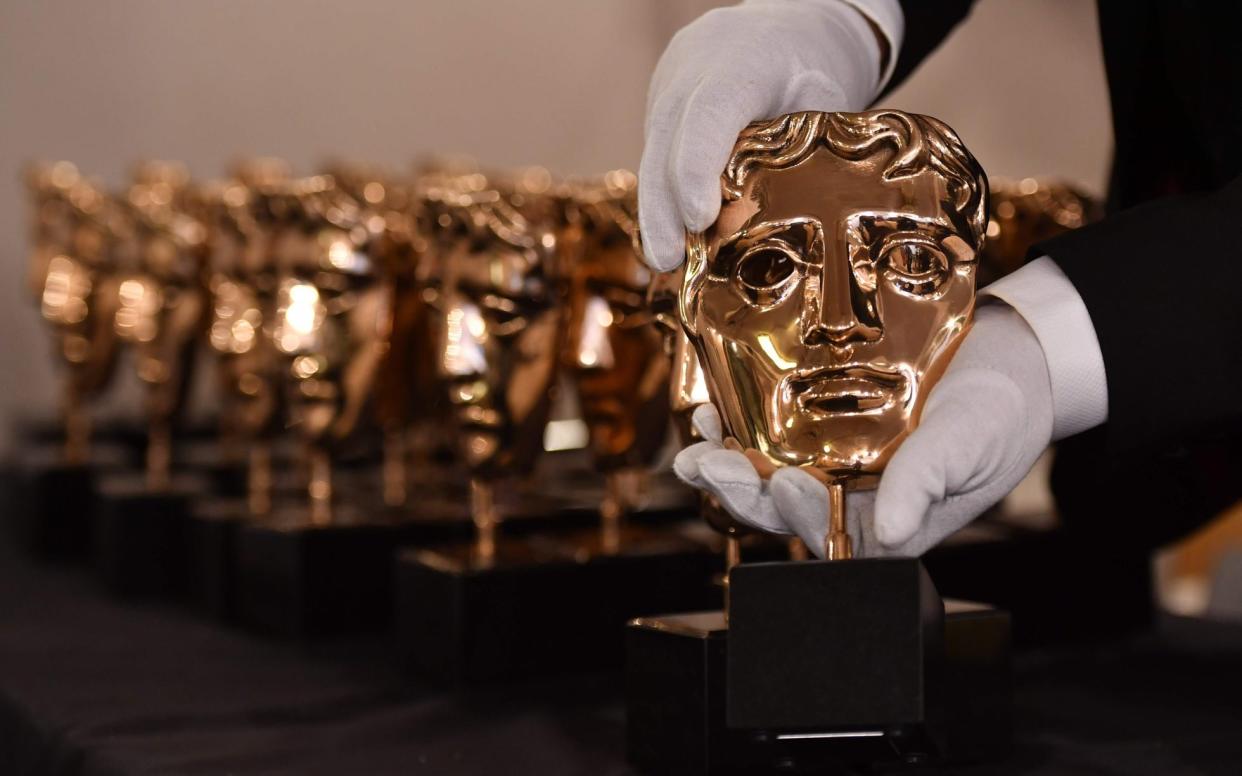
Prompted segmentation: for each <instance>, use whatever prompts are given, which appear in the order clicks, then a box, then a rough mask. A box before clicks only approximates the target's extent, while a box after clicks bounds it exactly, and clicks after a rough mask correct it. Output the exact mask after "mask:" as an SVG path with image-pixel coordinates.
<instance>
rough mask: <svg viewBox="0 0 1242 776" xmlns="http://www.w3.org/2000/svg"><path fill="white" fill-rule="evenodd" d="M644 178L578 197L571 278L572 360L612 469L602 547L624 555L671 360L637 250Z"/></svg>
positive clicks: (602, 462) (592, 430) (595, 451)
mask: <svg viewBox="0 0 1242 776" xmlns="http://www.w3.org/2000/svg"><path fill="white" fill-rule="evenodd" d="M636 185H637V179H636V178H635V177H634V175H633V174H632V173H630V172H627V171H624V170H615V171H613V172H610V173H608V174H607V175H606V176H604V178H603V180H602V181H599V182H597V183H590V184H580V185H579V186H577V187H575V188H576V191H575V192H574V193H573V195H572V196H571V203H570V206H571V208H572V210H573V211H574V217H573V219H572V221H573V222H574V223H573V224H572V228H573V229H574V230H575V231H577V232H578V235H577V239H578V240H579V246H578V250H577V251H575V254H576V255H575V259H574V261H573V266H572V268H571V270H570V278H569V325H568V329H567V333H568V343H567V346H566V348H565V366H566V369H567V371H568V372H569V374H570V375H571V377H572V381H573V384H574V387H575V388H576V389H577V396H578V404H579V407H580V408H581V412H582V417H583V420H584V421H585V422H586V425H587V429H588V432H589V446H590V449H591V454H592V457H593V459H594V462H595V467H596V468H597V469H598V470H600V471H602V472H603V473H604V475H605V477H606V483H607V485H606V491H605V496H604V501H603V504H602V505H601V506H600V518H601V525H600V527H601V533H600V539H601V548H602V549H603V551H604V552H606V553H616V552H617V551H618V550H619V549H620V546H621V536H622V524H621V523H622V519H623V517H624V515H625V514H626V513H627V512H629V511H631V510H632V509H634V508H635V507H636V506H637V502H638V500H639V499H640V498H641V495H642V491H643V487H644V485H645V482H644V481H645V477H646V474H647V470H648V468H649V467H650V466H651V464H652V462H653V461H654V459H655V456H656V454H657V453H658V452H659V450H660V447H661V446H662V444H663V442H664V438H665V434H666V433H667V430H668V420H669V393H668V384H669V370H670V365H669V360H668V358H667V356H666V355H665V353H664V347H663V341H662V337H661V332H660V330H659V328H657V327H656V325H655V323H654V320H653V317H652V315H651V311H650V308H649V307H648V306H647V304H646V294H647V287H648V285H649V284H650V282H651V272H650V270H648V269H647V267H646V265H645V264H643V262H642V261H641V259H640V258H639V256H638V254H637V253H636V252H635V242H634V240H635V236H636V231H637V224H638V215H637V193H636Z"/></svg>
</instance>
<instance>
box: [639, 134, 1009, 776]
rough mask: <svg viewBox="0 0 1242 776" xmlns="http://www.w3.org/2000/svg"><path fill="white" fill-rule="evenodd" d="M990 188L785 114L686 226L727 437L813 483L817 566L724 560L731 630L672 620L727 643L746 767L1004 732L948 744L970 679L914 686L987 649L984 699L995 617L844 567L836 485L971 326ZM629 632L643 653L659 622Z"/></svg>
mask: <svg viewBox="0 0 1242 776" xmlns="http://www.w3.org/2000/svg"><path fill="white" fill-rule="evenodd" d="M987 193H988V189H987V179H986V177H985V175H984V173H983V170H982V169H981V168H980V167H979V165H978V163H977V162H976V161H975V159H974V158H973V157H972V156H971V155H970V153H969V152H968V151H967V150H966V148H965V146H964V145H963V144H962V142H961V140H960V139H959V138H958V137H957V135H956V134H955V133H954V132H953V130H951V129H950V128H949V127H948V126H946V125H945V124H943V123H942V122H940V121H938V120H936V119H933V118H930V117H927V116H921V115H915V114H909V113H903V112H900V111H893V110H877V111H870V112H867V113H794V114H788V115H785V116H781V117H779V118H776V119H773V120H769V121H761V122H756V123H754V124H752V125H750V126H749V127H748V128H746V129H745V130H744V131H743V132H742V133H741V134H740V136H739V137H738V141H737V144H736V145H735V147H734V150H733V153H732V156H731V157H730V159H729V161H728V165H727V167H726V168H725V170H724V173H723V175H722V177H721V199H722V208H721V212H720V215H719V217H718V218H717V220H716V222H715V223H714V224H713V225H712V226H711V227H710V228H709V229H708V230H707V231H706V232H704V233H701V234H690V235H688V236H687V248H686V251H687V263H686V269H685V278H684V281H683V284H682V289H681V293H680V300H679V309H680V316H681V321H682V324H683V326H684V328H685V330H686V333H687V335H688V336H689V338H690V340H691V342H692V343H693V345H694V347H695V349H696V351H697V353H698V356H699V359H700V363H701V365H702V368H703V370H704V373H705V375H706V377H707V383H708V389H709V392H710V394H711V398H712V401H713V403H714V404H715V405H716V407H717V408H718V409H719V411H720V415H721V420H722V424H723V428H724V435H725V437H726V444H727V445H728V446H731V447H734V448H735V449H738V450H741V451H743V452H744V453H745V454H746V455H747V457H748V458H750V459H751V461H752V463H753V464H754V465H755V466H756V468H757V469H758V470H759V472H760V474H761V476H770V474H771V473H772V472H773V471H775V470H776V468H777V467H782V466H798V467H801V468H803V469H805V470H806V471H808V472H810V473H811V474H813V475H814V476H816V477H817V478H818V479H820V480H821V481H823V482H824V485H825V487H826V488H827V489H828V492H829V499H828V503H829V505H830V512H829V514H827V515H825V516H824V519H825V522H826V524H827V527H828V532H827V538H826V546H825V547H824V548H823V555H824V557H825V558H827V560H825V561H809V562H778V563H758V564H754V563H751V564H742V565H739V566H737V567H736V568H734V569H733V571H732V573H731V580H730V584H729V616H728V620H727V624H726V623H725V621H724V620H723V618H717V619H715V620H710V619H709V620H704V619H703V618H702V616H701V615H700V616H698V619H694V616H687V617H690V619H685V618H683V619H682V621H680V622H679V623H677V625H678V626H679V627H680V628H681V630H680V631H679V632H681V633H683V634H691V635H689V636H687V638H690V639H691V640H693V639H695V638H698V639H706V640H707V641H708V642H709V643H710V642H711V641H712V640H713V639H726V640H727V643H728V648H727V659H726V660H725V666H724V668H723V670H722V669H721V668H720V667H719V666H715V667H711V666H708V667H705V668H704V671H705V672H707V673H711V672H712V671H717V672H720V673H719V674H717V675H718V676H721V680H722V681H723V683H724V687H723V688H722V689H721V690H719V694H720V695H722V696H723V697H724V699H725V700H724V703H725V705H726V709H725V713H724V717H725V719H726V723H727V726H728V728H729V729H730V732H729V735H736V736H738V740H739V741H743V742H745V743H746V745H747V746H752V747H754V749H753V751H754V752H755V754H756V756H758V757H760V758H768V757H771V758H774V759H779V758H781V757H790V758H792V759H794V760H795V761H797V760H799V758H803V757H811V758H813V757H815V756H816V755H815V754H814V751H819V752H820V753H821V754H822V747H821V749H819V750H814V747H813V746H807V745H805V744H803V743H800V742H807V741H818V742H823V741H841V742H843V744H853V745H857V744H858V743H859V742H863V743H864V744H865V743H867V742H868V741H872V740H873V743H875V744H876V746H875V747H874V748H873V751H872V752H871V753H870V754H864V755H862V756H863V757H864V759H870V758H873V757H874V758H877V759H883V758H884V757H885V756H886V753H887V756H893V755H894V753H896V756H898V757H904V756H915V757H922V756H937V757H940V756H943V757H956V756H958V755H959V754H961V750H960V749H959V750H951V748H950V745H951V744H952V745H954V746H956V745H958V744H961V746H962V747H963V748H970V747H971V746H974V745H975V744H979V745H980V746H982V747H984V748H986V747H987V746H988V745H990V744H992V743H994V742H999V741H1002V740H1003V739H1004V738H1005V736H1004V735H1003V734H1002V733H1001V732H999V731H998V729H997V725H998V724H1000V722H997V721H992V722H991V723H990V724H984V725H981V726H977V727H978V729H977V730H975V731H973V732H970V733H968V734H964V735H965V738H964V739H961V741H954V740H953V739H954V738H955V736H958V732H959V731H958V728H957V727H956V726H955V725H956V723H957V722H959V721H961V720H962V719H963V718H964V717H963V715H964V714H965V712H964V711H963V709H965V708H967V707H966V706H965V705H954V704H955V702H956V701H955V699H958V700H960V699H961V696H962V695H963V694H965V695H970V693H972V692H974V691H975V690H976V689H978V688H976V687H974V686H973V685H972V686H966V687H952V688H949V687H944V686H933V683H932V682H930V681H928V677H929V676H935V675H938V674H939V675H943V674H940V672H942V671H959V670H963V669H961V666H960V665H959V664H958V663H956V662H954V661H955V656H954V655H953V654H952V653H951V651H946V648H945V644H946V643H950V644H957V643H960V642H961V641H963V640H965V641H967V642H973V643H974V645H975V646H978V645H979V644H982V643H987V644H989V646H988V647H987V648H982V649H981V650H980V651H979V653H978V654H977V655H976V657H977V658H979V660H977V661H976V663H975V666H976V667H975V669H973V670H976V671H984V672H985V673H986V672H987V671H992V672H993V674H991V675H990V678H991V679H995V681H994V682H991V683H990V684H989V683H987V682H982V683H980V684H981V685H983V686H984V689H982V690H979V692H980V693H982V695H984V696H986V695H987V694H988V693H993V692H999V691H1000V690H999V689H996V688H1001V687H1003V686H1004V682H1003V681H1002V680H1001V679H1000V676H1001V674H1002V673H1003V671H1002V666H1001V665H1000V663H1001V662H1003V659H1004V650H1002V649H999V648H998V649H996V650H995V653H993V652H989V650H991V649H992V648H993V647H994V646H995V645H996V644H997V640H996V638H995V636H996V634H997V633H998V632H1003V635H1004V636H1005V637H1007V634H1008V621H1007V618H1006V617H1005V616H1004V615H1000V614H998V613H996V612H994V610H985V609H984V608H983V607H979V611H978V612H977V613H976V615H977V616H973V618H966V619H963V618H961V617H957V616H956V615H954V616H951V617H946V614H945V607H944V604H943V603H942V602H941V599H940V598H939V596H938V594H937V593H936V591H935V588H934V587H933V586H932V584H931V581H930V578H929V577H928V576H927V573H926V571H925V570H924V569H923V568H922V565H921V564H920V563H919V561H918V560H917V559H913V558H893V559H851V558H852V554H853V553H852V545H851V539H850V536H849V534H848V532H847V530H846V524H845V494H846V491H847V490H849V489H853V488H864V487H873V486H874V484H875V482H876V481H877V479H878V475H879V474H880V472H882V470H883V468H884V465H885V463H886V462H887V461H888V460H889V458H890V457H891V456H892V454H893V452H894V451H895V450H896V448H897V446H898V445H899V444H900V443H901V441H902V440H903V439H905V438H906V436H908V435H909V433H910V432H911V431H912V430H913V429H914V428H915V426H916V424H917V423H918V419H919V412H920V409H921V407H922V405H923V402H924V401H925V399H926V396H927V394H928V392H929V391H930V390H931V388H932V386H933V385H934V384H935V382H936V380H937V379H938V378H939V376H940V375H941V374H942V373H943V371H944V369H945V367H946V365H947V364H948V362H949V360H950V359H951V358H952V356H953V353H954V351H955V349H956V348H957V346H958V344H959V343H960V342H961V339H962V337H963V336H964V335H965V334H966V332H967V331H968V329H969V327H970V322H971V315H972V311H973V309H974V304H975V272H976V267H977V264H978V261H977V258H978V253H979V251H980V249H981V247H982V244H983V240H984V233H985V230H986V227H987V222H988V217H987V203H988V197H987ZM675 619H676V618H670V621H671V620H675ZM637 625H638V626H639V628H640V630H641V629H642V628H643V626H644V625H645V626H646V631H647V633H646V634H645V635H643V636H637V635H636V638H642V639H644V640H645V641H649V642H651V643H652V644H654V643H655V641H656V639H655V638H654V637H653V636H652V634H651V629H652V628H653V627H656V626H658V625H659V623H658V622H655V621H651V622H647V623H641V622H640V623H638V624H637ZM663 625H664V627H665V629H666V633H667V627H668V625H669V622H664V623H663ZM989 629H991V630H990V631H989ZM946 634H948V635H946ZM989 639H990V640H989ZM993 659H994V660H993ZM989 661H992V662H989ZM631 671H632V674H631V675H632V677H635V672H637V676H636V677H635V678H634V681H635V682H636V683H637V684H638V685H639V686H643V679H642V678H641V677H644V676H648V675H649V674H648V673H645V672H644V669H642V667H634V666H633V664H632V667H631ZM957 676H958V677H959V678H961V677H963V676H965V674H961V673H959V674H957ZM989 688H991V689H989ZM648 691H649V692H651V693H656V692H663V691H661V690H658V688H654V687H652V688H649V690H648ZM640 694H641V693H640ZM991 700H993V698H992V697H990V696H989V697H982V696H979V697H974V698H971V699H970V702H971V703H984V704H985V705H986V704H987V703H988V702H989V701H991ZM709 716H710V715H709ZM966 739H968V741H967V742H966V743H962V742H963V741H966ZM800 747H803V748H800ZM829 748H831V747H829Z"/></svg>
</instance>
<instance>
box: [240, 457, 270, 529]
mask: <svg viewBox="0 0 1242 776" xmlns="http://www.w3.org/2000/svg"><path fill="white" fill-rule="evenodd" d="M246 501H247V503H248V505H249V507H250V514H252V515H266V514H268V513H270V512H271V511H272V446H271V444H269V443H267V442H257V443H256V444H255V445H254V446H253V447H251V448H250V458H249V465H248V466H247V468H246Z"/></svg>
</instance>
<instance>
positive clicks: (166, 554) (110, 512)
mask: <svg viewBox="0 0 1242 776" xmlns="http://www.w3.org/2000/svg"><path fill="white" fill-rule="evenodd" d="M201 493H202V483H201V481H199V480H196V479H193V478H189V477H179V478H175V479H174V480H173V482H172V484H170V485H169V486H167V487H164V488H158V489H150V488H147V487H146V485H145V483H144V481H143V478H142V476H141V475H118V476H112V477H107V478H103V479H102V480H101V482H100V484H99V500H98V503H97V506H96V509H95V512H94V515H93V518H92V527H91V539H92V541H91V544H92V550H91V554H92V557H93V559H94V565H95V571H96V573H97V574H98V576H99V578H100V580H101V581H102V582H103V584H104V586H105V587H106V588H107V589H108V590H109V591H110V592H111V593H113V594H115V595H119V596H126V597H130V596H133V597H146V596H160V597H164V596H167V597H178V596H180V595H182V594H183V593H184V591H185V569H186V519H187V517H188V515H189V510H190V505H191V503H192V502H193V500H194V499H195V498H197V497H199V496H200V494H201Z"/></svg>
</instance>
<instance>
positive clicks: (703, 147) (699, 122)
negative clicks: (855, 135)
mask: <svg viewBox="0 0 1242 776" xmlns="http://www.w3.org/2000/svg"><path fill="white" fill-rule="evenodd" d="M881 5H882V3H881ZM891 14H892V15H893V16H895V17H896V18H897V19H900V12H899V11H897V10H893V11H891ZM899 24H900V22H899V21H898V22H897V25H899ZM880 60H881V47H880V38H878V37H877V35H876V33H875V32H874V31H873V30H872V28H871V26H870V24H869V22H868V21H867V17H864V16H863V14H862V13H861V12H860V11H859V10H857V9H856V8H854V7H853V6H851V5H850V4H848V3H846V2H843V1H842V0H779V1H777V2H773V0H749V1H748V2H744V3H742V4H741V5H735V6H730V7H727V8H718V9H716V10H713V11H710V12H708V13H706V14H704V15H703V16H701V17H700V18H698V19H696V20H695V21H694V22H692V23H691V24H689V25H688V26H686V27H685V28H684V29H682V30H681V31H680V32H678V33H677V35H676V36H674V38H673V40H672V41H671V42H670V43H669V45H668V48H667V49H666V50H665V51H664V55H663V56H662V57H661V58H660V62H659V64H658V65H657V66H656V71H655V75H654V76H652V79H651V87H650V90H649V91H648V93H647V123H646V130H645V134H646V146H645V147H644V149H643V158H642V163H641V165H640V167H639V175H638V210H639V226H640V231H641V233H642V236H643V237H642V243H643V249H644V253H645V254H646V259H647V263H648V264H650V265H651V266H652V267H653V268H654V269H656V270H658V271H661V272H667V271H669V270H672V269H676V268H677V267H678V266H680V265H681V262H682V260H683V258H684V254H685V230H686V229H689V230H691V231H694V232H701V231H703V230H704V229H706V228H707V227H708V226H710V225H711V224H712V222H713V221H715V220H716V215H717V214H718V213H719V212H720V171H721V170H723V169H724V168H725V164H726V163H727V162H728V160H729V154H730V153H731V152H732V150H733V144H734V142H735V141H736V140H737V135H738V132H740V131H741V130H742V129H744V128H745V127H746V125H747V124H749V123H750V122H752V121H755V120H756V119H763V118H770V117H773V116H779V115H781V114H783V113H790V112H792V111H800V110H819V111H857V110H862V109H864V108H865V107H867V105H868V104H869V103H870V102H871V100H872V99H874V97H875V95H876V93H877V92H878V90H879V86H880V77H881V71H880Z"/></svg>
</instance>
